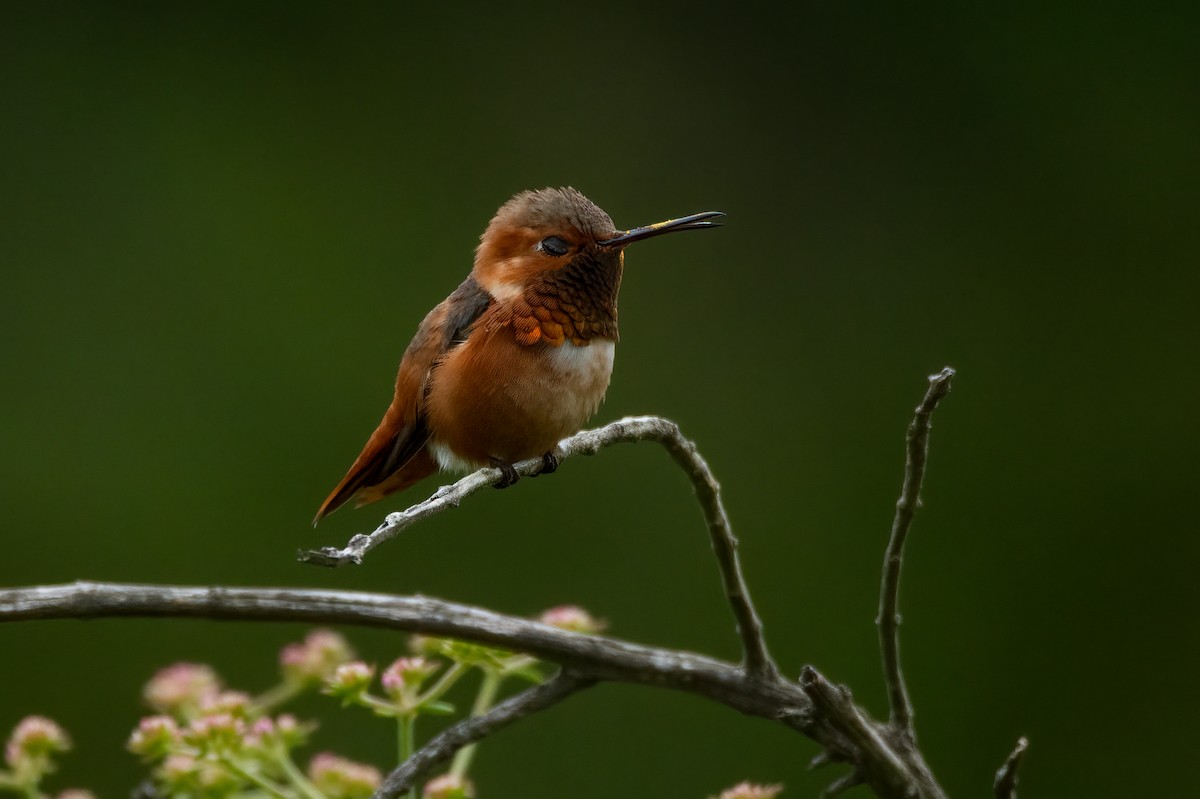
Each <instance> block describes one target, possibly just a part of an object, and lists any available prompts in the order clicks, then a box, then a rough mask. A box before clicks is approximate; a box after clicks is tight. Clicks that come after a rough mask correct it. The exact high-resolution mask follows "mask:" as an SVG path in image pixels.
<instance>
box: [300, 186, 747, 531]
mask: <svg viewBox="0 0 1200 799" xmlns="http://www.w3.org/2000/svg"><path fill="white" fill-rule="evenodd" d="M720 216H724V214H722V213H720V212H718V211H706V212H703V213H698V214H692V215H690V216H684V217H680V218H678V219H668V220H667V221H665V222H659V223H657V224H653V225H646V226H644V227H635V228H632V229H629V230H620V229H618V228H617V227H616V226H615V225H614V224H613V221H612V219H611V218H610V217H609V215H608V214H606V213H605V212H604V211H602V210H601V209H600V208H599V207H598V206H597V205H596V204H595V203H593V202H592V201H591V200H589V199H588V198H587V197H585V196H583V194H581V193H580V192H578V191H576V190H575V189H573V188H569V187H568V188H557V189H556V188H546V189H541V190H539V191H525V192H521V193H520V194H517V195H516V196H514V197H513V198H512V199H510V200H509V201H508V202H506V203H504V205H502V206H500V210H498V211H497V212H496V215H495V216H494V217H493V218H492V221H491V222H490V223H489V224H488V226H487V229H486V230H484V232H483V235H482V236H481V237H480V242H479V246H478V247H477V248H476V250H475V264H474V267H473V268H472V270H471V274H470V275H468V276H467V279H466V280H464V281H463V282H462V283H461V284H460V285H459V287H458V288H457V289H455V290H454V291H453V293H451V294H450V296H449V297H447V298H446V299H445V300H443V301H442V302H441V304H439V305H438V306H437V307H436V308H434V309H433V310H432V311H430V312H429V314H428V315H427V316H426V317H425V319H424V321H422V322H421V324H420V326H419V327H418V328H417V332H416V335H415V336H413V339H412V341H411V342H410V343H409V345H408V348H407V349H406V350H405V351H404V356H403V357H402V359H401V361H400V370H399V373H398V374H397V375H396V388H395V393H394V394H393V396H392V404H391V405H390V406H389V407H388V409H387V413H385V414H384V416H383V420H382V421H381V422H380V423H379V426H378V427H377V428H376V429H375V432H374V433H372V434H371V437H370V438H369V439H368V440H367V443H366V445H365V446H364V447H363V450H362V453H361V454H360V455H359V456H358V458H357V460H355V461H354V464H353V465H352V466H351V467H350V470H349V471H348V472H347V473H346V476H345V477H343V478H342V480H341V482H339V483H338V484H337V487H336V488H334V489H333V491H332V493H330V495H329V497H328V498H327V499H326V500H325V502H324V503H322V505H321V507H320V509H319V510H318V511H317V516H316V519H314V520H313V523H314V524H316V523H317V522H319V521H320V520H321V519H322V518H323V517H325V516H327V515H328V514H330V513H332V512H333V511H335V510H337V509H338V508H339V507H341V506H342V505H343V504H345V503H346V502H348V501H350V500H351V499H353V500H355V503H356V507H357V506H361V505H365V504H368V503H371V502H376V501H378V500H380V499H383V498H384V497H386V496H388V495H389V494H392V493H394V492H396V491H401V490H403V489H405V488H408V487H409V486H411V485H413V484H414V483H416V482H417V481H419V480H422V479H424V478H425V477H428V476H429V475H431V474H434V473H435V472H437V471H439V470H441V471H451V472H454V471H458V472H465V471H474V470H475V469H478V468H481V467H484V466H494V467H498V468H499V469H500V470H501V473H502V474H501V478H500V480H499V481H497V483H496V487H497V488H504V487H507V486H510V485H512V484H513V483H514V482H516V480H517V476H518V475H517V472H516V470H515V469H514V468H513V464H514V463H516V462H518V461H521V460H525V459H527V458H534V457H537V456H541V457H542V469H541V473H548V472H552V471H554V470H555V469H556V468H558V459H557V457H556V456H555V454H554V451H555V447H556V445H557V444H558V442H559V441H560V440H562V439H563V438H566V437H567V436H570V435H572V434H574V433H576V432H578V431H579V430H580V429H581V428H582V427H583V425H584V423H585V422H587V420H588V419H589V418H590V417H591V416H592V414H594V413H595V412H596V410H597V409H598V408H599V407H600V403H601V401H602V400H603V399H604V394H605V392H606V391H607V389H608V383H609V378H610V377H611V375H612V368H613V350H614V347H615V345H616V342H617V292H618V290H619V289H620V287H621V272H622V270H623V269H624V264H625V248H626V247H627V246H628V245H630V244H632V243H634V242H635V241H641V240H643V239H648V238H651V237H652V236H659V235H663V234H665V233H674V232H677V231H682V230H703V229H707V228H711V227H717V226H718V225H719V223H716V222H712V221H710V220H712V219H713V218H715V217H720Z"/></svg>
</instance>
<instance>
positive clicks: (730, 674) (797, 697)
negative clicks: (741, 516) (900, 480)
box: [0, 368, 1026, 799]
mask: <svg viewBox="0 0 1200 799" xmlns="http://www.w3.org/2000/svg"><path fill="white" fill-rule="evenodd" d="M953 375H954V371H953V370H951V369H949V368H947V369H944V370H943V371H942V372H941V373H940V374H938V375H934V376H933V377H931V378H930V386H929V390H928V391H927V392H926V395H925V398H924V400H923V401H922V402H921V404H920V405H919V406H918V407H917V412H916V417H915V418H914V420H913V423H912V425H911V426H910V428H909V431H908V449H907V453H908V454H907V460H906V467H905V476H904V486H903V489H902V491H901V496H900V501H899V502H898V503H897V508H896V518H895V521H894V522H893V525H892V533H891V537H890V540H889V542H888V548H887V556H886V558H885V561H884V572H883V579H882V582H881V589H880V615H879V619H878V623H879V629H880V641H881V646H882V650H883V660H884V673H885V677H886V679H887V684H888V691H889V699H890V702H891V714H890V720H889V721H887V722H881V721H876V720H875V719H873V718H871V716H870V714H869V713H867V711H866V710H865V709H863V708H862V707H860V706H858V705H857V704H855V702H854V701H853V698H852V696H851V695H850V692H849V690H847V689H846V688H844V687H843V686H839V685H835V684H834V683H832V682H830V681H829V680H827V679H826V678H825V677H824V676H822V675H821V674H820V673H819V672H818V671H817V670H816V669H814V668H812V667H811V666H806V667H805V668H804V670H803V672H802V674H801V676H800V679H799V680H798V681H794V680H790V679H786V678H784V677H782V676H781V675H780V674H779V672H778V670H777V669H776V667H775V665H774V663H773V661H772V660H771V657H770V655H769V653H768V651H767V647H766V643H765V641H764V639H763V631H762V625H761V623H760V622H759V619H758V616H757V615H756V613H755V611H754V607H753V604H752V603H751V601H750V596H749V592H748V591H747V590H746V586H745V581H744V580H743V578H742V573H741V567H740V564H739V562H738V557H737V541H736V539H735V538H734V536H733V533H732V530H731V528H730V525H729V520H728V517H727V516H726V513H725V510H724V508H723V507H722V505H721V499H720V493H719V488H718V485H717V482H716V480H715V479H714V478H713V476H712V473H711V471H710V470H709V468H708V466H707V464H706V463H705V462H704V459H703V458H701V457H700V455H699V453H697V452H696V449H695V447H694V446H693V445H692V443H691V442H690V441H688V440H687V439H685V438H683V436H682V435H681V434H680V432H679V428H678V427H676V425H675V424H674V423H672V422H669V421H667V420H665V419H659V418H657V417H639V418H630V419H623V420H621V421H619V422H614V423H613V424H610V425H608V426H606V427H603V428H600V429H598V430H591V431H585V432H583V433H579V434H578V435H576V436H572V437H571V438H569V439H567V440H565V441H564V442H562V445H561V446H562V456H563V457H564V458H566V457H570V456H572V455H580V454H587V455H590V454H595V453H596V452H598V451H599V450H600V449H602V448H604V447H607V446H609V445H611V444H616V443H623V442H634V441H655V442H658V443H659V444H661V445H662V446H663V447H664V448H665V449H667V451H668V452H669V453H670V454H671V457H672V458H673V459H674V460H675V461H676V463H678V464H679V465H680V466H681V467H682V468H683V470H684V472H685V473H686V474H687V475H688V477H689V479H690V480H691V481H692V485H693V486H694V487H695V489H696V493H697V497H698V499H699V501H700V505H701V508H702V509H703V512H704V516H705V519H706V521H707V523H708V529H709V534H710V537H711V539H712V545H713V549H714V552H715V554H716V557H717V560H718V563H719V564H720V570H721V577H722V581H723V584H724V587H725V593H726V597H727V599H728V601H729V603H730V606H731V607H732V609H733V613H734V616H735V618H736V620H737V623H738V630H739V632H740V634H741V638H742V646H743V650H744V655H743V663H742V664H741V665H734V664H732V663H726V662H723V661H720V660H716V659H714V658H710V657H706V656H704V655H698V654H694V653H691V652H678V651H672V650H667V649H659V648H655V647H647V646H642V645H640V644H634V643H630V642H627V641H621V640H618V639H614V638H607V637H602V636H591V635H581V634H578V633H573V632H568V631H565V630H561V629H557V628H555V627H550V626H548V625H545V624H540V623H538V622H534V621H529V620H527V619H521V618H517V617H513V616H506V615H503V614H499V613H495V612H492V611H489V610H483V609H480V608H473V607H468V606H465V605H458V604H455V603H451V602H444V601H441V600H437V599H430V598H426V597H402V596H391V595H386V594H371V593H363V592H352V591H320V590H311V589H278V588H221V587H185V586H155V585H131V584H121V583H84V582H80V583H74V584H69V585H59V586H36V587H30V588H10V589H0V622H5V621H20V620H31V619H62V618H74V619H91V618H101V617H112V616H152V617H201V618H211V619H245V620H264V621H267V620H271V621H298V622H308V623H314V622H317V623H333V624H356V625H365V626H375V627H385V628H391V629H396V630H404V631H407V632H417V633H424V634H428V635H437V636H446V637H450V638H457V639H460V640H464V641H471V642H475V643H480V644H484V645H488V646H494V647H499V648H503V649H508V650H514V651H519V652H525V653H529V654H531V655H534V656H536V657H538V658H541V659H543V660H546V661H549V662H551V663H555V664H557V665H558V666H559V667H560V672H559V674H558V676H556V677H554V678H552V679H551V680H549V681H548V682H546V683H544V684H542V685H539V686H536V687H534V688H531V689H528V690H526V691H525V692H523V693H520V694H517V695H516V696H513V697H511V698H510V699H508V700H505V701H504V702H502V703H500V704H499V705H497V706H496V707H495V708H493V709H492V710H491V711H489V712H488V713H486V714H484V715H481V716H478V717H475V718H469V719H465V720H463V721H460V722H459V723H457V724H454V725H452V726H451V727H449V728H447V729H446V730H445V731H443V732H442V733H441V734H440V735H438V736H435V737H434V738H433V739H432V740H431V741H430V742H429V743H428V744H426V745H425V746H424V747H423V748H421V749H419V750H418V751H417V752H416V753H415V754H414V755H412V756H411V757H410V758H409V759H408V760H407V761H405V763H403V764H401V765H400V767H399V768H397V769H396V770H395V771H394V772H393V773H392V774H391V775H389V777H388V778H387V780H386V782H385V783H384V785H383V786H382V787H381V788H380V790H379V793H377V795H376V796H377V797H379V798H380V799H384V798H386V797H394V796H397V795H399V794H400V793H402V792H403V791H405V790H407V789H408V788H410V787H411V786H413V785H415V784H416V783H417V782H418V781H419V780H420V779H421V778H422V777H423V776H424V775H426V774H428V773H429V772H430V770H431V769H434V768H436V767H437V766H438V765H439V764H441V763H444V762H445V761H446V760H448V759H449V758H451V757H453V755H454V753H455V752H456V751H458V750H460V749H461V748H462V747H464V746H467V745H470V744H472V743H474V742H475V741H478V740H479V739H481V738H483V737H485V736H487V735H489V734H491V733H492V732H495V731H498V730H500V729H501V728H503V727H506V726H508V725H509V724H512V723H513V722H515V721H517V720H519V719H521V718H524V717H526V716H528V715H530V714H532V713H536V712H539V711H541V710H545V709H548V708H549V707H551V706H553V705H554V704H557V703H558V702H560V701H562V700H563V699H565V698H566V697H568V696H570V695H572V694H573V693H575V692H577V691H579V690H582V689H583V688H586V687H587V686H589V685H591V684H593V683H595V682H599V681H617V682H632V683H640V684H645V685H653V686H657V687H663V688H671V689H675V690H681V691H686V692H689V693H693V694H696V695H698V696H702V697H705V698H707V699H710V700H712V701H715V702H720V703H722V704H724V705H727V706H728V707H731V708H733V709H735V710H737V711H739V712H741V713H745V714H748V715H752V716H760V717H764V718H768V719H771V720H774V721H777V722H779V723H781V724H783V725H785V726H786V727H789V728H791V729H793V730H796V731H799V732H802V733H803V734H805V735H807V736H808V737H810V738H812V739H813V740H814V741H816V742H818V743H819V744H820V745H821V746H822V747H823V750H824V755H823V757H821V758H819V759H820V760H823V761H826V762H846V763H848V764H850V766H851V770H850V771H849V772H848V773H847V774H845V775H844V776H843V777H841V778H840V779H838V780H836V781H835V782H834V784H833V785H831V786H830V788H829V789H828V790H827V795H832V794H834V793H838V792H840V791H843V790H845V789H846V788H849V787H851V786H853V785H856V784H859V783H862V784H865V785H866V786H867V787H869V788H870V789H871V790H872V791H873V792H874V793H875V795H876V796H878V797H881V798H882V799H944V797H945V793H944V791H943V790H942V788H941V787H940V786H939V785H938V783H937V781H936V779H935V778H934V776H933V774H932V772H931V771H930V770H929V768H928V766H927V765H926V763H925V760H924V757H923V755H922V754H921V752H920V751H919V750H918V749H917V747H916V743H915V736H914V735H913V732H912V730H913V727H912V708H911V705H910V703H909V700H908V695H907V692H906V690H905V688H904V681H903V676H902V673H901V670H900V657H899V642H898V635H899V631H898V620H899V618H898V615H897V597H898V590H899V576H900V566H901V563H902V554H903V547H904V541H905V538H906V536H907V534H908V530H909V527H910V526H911V523H912V516H913V512H914V511H915V509H916V507H917V503H918V498H919V495H920V488H921V482H922V478H923V476H924V467H925V458H926V454H927V446H928V434H929V416H930V414H931V413H932V412H933V410H934V408H935V407H936V406H937V403H938V401H939V400H940V399H941V398H942V397H943V396H945V394H946V392H947V391H948V390H949V386H950V379H951V377H952V376H953ZM539 466H540V461H525V462H522V463H519V464H517V466H516V468H517V471H518V473H520V474H526V475H528V474H532V473H533V472H534V471H536V469H537V468H538V467H539ZM498 477H499V472H498V471H497V470H491V469H484V470H481V471H479V472H476V473H475V474H472V475H469V476H468V477H466V478H464V479H462V480H460V481H459V482H457V483H455V484H454V485H452V486H448V487H445V488H442V489H439V490H438V492H437V493H435V494H434V495H433V496H432V497H431V498H430V499H428V500H426V501H425V502H422V503H419V504H418V505H414V506H413V507H412V508H409V509H408V510H406V511H404V512H402V513H395V514H392V515H390V516H389V517H388V520H387V522H386V523H385V524H384V525H383V526H381V527H380V528H379V529H377V530H376V531H375V532H374V533H372V534H371V535H370V536H356V537H355V538H354V539H352V540H351V541H350V543H349V545H348V546H347V547H345V548H343V549H333V548H329V549H325V550H322V551H320V552H315V553H306V554H305V555H304V556H303V559H305V560H307V561H308V562H319V563H324V564H326V565H341V564H344V563H359V562H361V560H362V557H363V555H364V554H365V553H366V552H368V551H370V550H371V549H373V548H374V547H375V546H377V545H378V544H380V543H382V542H383V541H386V540H388V539H389V538H392V537H394V536H395V535H397V534H398V533H399V532H400V531H401V530H403V529H405V528H406V527H408V526H411V525H412V524H414V523H416V522H417V521H419V520H421V519H424V518H427V517H428V516H430V515H432V514H434V513H439V512H441V511H442V510H445V509H447V508H449V507H453V506H455V505H457V504H458V503H459V502H461V501H462V499H464V498H465V497H467V496H469V495H471V494H473V493H475V492H476V491H478V490H480V489H482V488H484V487H486V486H488V485H490V484H491V483H493V482H495V480H496V479H498ZM1025 745H1026V744H1025V741H1024V739H1022V740H1021V741H1020V742H1018V745H1017V748H1016V749H1015V750H1014V751H1013V753H1012V755H1010V756H1009V758H1008V760H1007V762H1006V763H1005V764H1004V766H1003V767H1002V768H1001V769H1000V771H998V772H997V774H996V780H995V783H994V790H995V795H996V797H997V799H1015V796H1016V769H1017V765H1018V763H1019V761H1020V758H1021V756H1022V754H1023V753H1024V751H1025Z"/></svg>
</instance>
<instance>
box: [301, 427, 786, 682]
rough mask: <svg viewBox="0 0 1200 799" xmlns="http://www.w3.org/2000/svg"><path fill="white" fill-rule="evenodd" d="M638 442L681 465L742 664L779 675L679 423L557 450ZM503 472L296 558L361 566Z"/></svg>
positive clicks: (462, 484)
mask: <svg viewBox="0 0 1200 799" xmlns="http://www.w3.org/2000/svg"><path fill="white" fill-rule="evenodd" d="M638 441H653V442H656V443H658V444H661V445H662V446H663V448H664V449H666V450H667V452H668V453H670V455H671V458H672V459H673V460H674V461H675V463H677V464H678V465H679V467H680V468H681V469H683V471H684V473H685V474H686V475H687V476H688V479H689V480H691V481H692V487H693V488H695V490H696V497H697V499H698V500H699V502H700V508H701V510H702V511H703V512H704V518H705V521H707V523H708V532H709V537H710V538H711V539H712V547H713V552H714V553H715V554H716V557H717V565H718V567H719V568H720V570H721V583H722V585H723V586H724V589H725V597H726V599H727V600H728V601H729V605H730V608H731V609H732V610H733V616H734V619H735V621H736V622H737V628H738V634H739V635H740V636H741V639H742V651H743V656H744V658H745V663H746V668H747V669H748V670H749V671H750V673H752V674H754V675H755V676H757V677H760V678H762V679H768V680H769V679H772V678H775V677H777V676H778V673H779V670H778V668H777V667H776V666H775V662H774V661H773V660H772V659H771V655H770V653H769V652H768V651H767V644H766V640H765V638H764V637H763V626H762V622H761V621H760V620H759V618H758V614H757V613H756V612H755V610H754V604H753V602H751V600H750V589H749V588H747V587H746V581H745V579H744V578H743V577H742V567H741V563H740V562H739V560H738V553H737V546H738V542H737V539H736V538H735V537H734V535H733V527H732V526H731V525H730V523H729V516H728V515H727V514H726V513H725V507H724V506H723V505H722V503H721V489H720V484H719V483H717V480H716V478H715V477H714V476H713V473H712V470H711V469H709V468H708V464H707V463H706V462H705V461H704V458H703V457H702V456H701V455H700V453H699V452H698V451H697V450H696V446H695V444H693V443H692V442H691V441H689V440H688V439H686V438H685V437H684V436H683V433H682V432H680V430H679V426H678V425H677V424H675V423H674V422H672V421H670V420H669V419H663V418H661V417H658V416H629V417H626V418H624V419H619V420H617V421H615V422H612V423H611V424H607V425H605V426H604V427H600V428H597V429H595V430H584V431H582V432H579V433H576V434H575V435H573V436H571V437H570V438H566V439H563V440H562V441H561V442H559V445H558V452H557V453H556V454H557V455H558V457H559V460H560V461H565V460H566V459H568V458H570V457H573V456H575V455H595V454H596V453H597V452H599V451H600V450H602V449H604V448H605V447H610V446H612V445H613V444H627V443H636V442H638ZM513 468H514V469H515V470H516V472H517V474H519V475H521V476H523V477H528V476H530V475H534V474H537V473H538V472H539V471H540V470H541V468H542V459H541V458H531V459H529V460H524V461H521V462H520V463H516V464H514V465H513ZM501 476H502V473H501V471H500V470H499V469H496V468H492V467H488V468H484V469H480V470H479V471H477V472H474V473H472V474H469V475H467V476H466V477H464V478H462V479H461V480H459V481H458V482H456V483H454V484H453V485H449V486H442V487H441V488H439V489H438V490H437V491H436V492H434V494H433V496H431V497H430V498H429V499H427V500H425V501H423V502H418V503H417V504H416V505H413V506H412V507H410V508H408V509H407V510H403V511H399V512H397V513H389V514H388V516H387V518H386V520H385V521H384V523H383V524H382V525H380V526H379V527H377V528H376V529H375V531H374V532H373V533H371V534H370V535H356V536H354V537H353V538H351V539H350V541H349V542H348V543H347V544H346V546H345V547H342V548H340V549H339V548H337V547H323V548H322V549H317V550H307V551H302V552H300V554H299V559H300V561H301V562H303V563H313V564H317V565H320V566H345V565H347V564H351V563H353V564H361V563H362V560H363V557H364V556H365V555H366V554H367V553H368V552H370V551H371V550H372V549H374V548H375V547H377V546H379V545H380V544H382V543H383V542H385V541H388V540H391V539H392V538H395V537H396V536H397V535H399V534H400V533H401V532H402V531H404V530H406V529H408V528H409V527H411V526H413V525H414V524H416V523H417V522H419V521H422V520H423V519H428V518H429V517H430V516H433V515H435V514H437V513H441V512H442V511H444V510H448V509H450V508H455V507H458V505H459V504H460V503H461V502H462V501H463V500H464V499H466V498H467V497H469V496H471V495H472V494H474V493H476V492H478V491H480V490H482V489H484V488H487V487H488V486H490V485H492V484H494V483H495V482H496V481H497V480H499V479H500V478H501Z"/></svg>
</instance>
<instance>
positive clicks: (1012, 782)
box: [992, 736, 1029, 799]
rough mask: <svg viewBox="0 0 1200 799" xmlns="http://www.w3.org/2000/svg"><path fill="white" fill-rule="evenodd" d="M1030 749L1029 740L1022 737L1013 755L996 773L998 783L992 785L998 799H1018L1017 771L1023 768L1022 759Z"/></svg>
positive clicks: (1018, 740)
mask: <svg viewBox="0 0 1200 799" xmlns="http://www.w3.org/2000/svg"><path fill="white" fill-rule="evenodd" d="M1028 748H1029V739H1028V738H1026V737H1024V736H1021V737H1020V738H1018V739H1017V745H1016V747H1015V748H1013V750H1012V754H1010V755H1009V756H1008V759H1007V760H1005V761H1004V765H1003V766H1001V767H1000V768H999V769H998V770H997V771H996V781H995V782H993V783H992V791H993V793H994V794H995V796H996V799H1017V769H1018V768H1020V767H1021V758H1023V757H1024V756H1025V750H1026V749H1028Z"/></svg>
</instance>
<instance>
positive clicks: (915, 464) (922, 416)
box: [875, 366, 954, 741]
mask: <svg viewBox="0 0 1200 799" xmlns="http://www.w3.org/2000/svg"><path fill="white" fill-rule="evenodd" d="M953 377H954V370H953V369H951V368H950V367H949V366H947V367H945V368H944V369H942V371H941V372H939V373H937V374H936V375H931V376H930V378H929V389H928V390H927V391H926V392H925V398H924V399H922V400H921V404H920V405H918V406H917V409H916V415H915V416H914V417H913V420H912V423H911V424H910V425H909V426H908V434H907V435H906V436H905V440H906V442H907V451H906V455H905V462H904V483H903V486H902V487H901V489H900V499H899V501H897V502H896V516H895V518H894V519H893V520H892V534H891V537H890V538H889V539H888V544H887V551H886V552H885V553H884V557H883V578H882V580H881V585H880V589H879V615H878V616H877V617H876V618H875V624H876V625H877V626H878V627H879V646H880V648H881V649H882V650H883V673H884V680H885V681H886V683H887V689H888V702H889V704H890V706H891V712H890V714H889V721H890V723H891V725H892V727H894V728H895V729H896V730H898V731H900V732H902V733H903V734H904V735H906V736H907V737H908V739H909V740H910V741H912V740H915V739H916V732H915V729H914V727H913V710H912V701H911V700H910V699H909V697H908V688H907V687H906V686H905V684H904V673H903V672H902V671H901V670H900V611H899V602H900V566H901V565H902V564H903V562H904V541H905V539H906V538H907V537H908V530H909V528H910V527H911V526H912V520H913V515H914V514H915V513H916V512H917V508H918V507H920V505H921V481H922V480H923V479H924V477H925V460H926V458H927V457H928V455H929V427H930V423H929V417H930V416H931V415H932V414H933V411H934V409H935V408H937V405H938V402H939V401H940V400H941V399H942V397H944V396H946V394H947V393H948V392H949V391H950V380H951V378H953Z"/></svg>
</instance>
